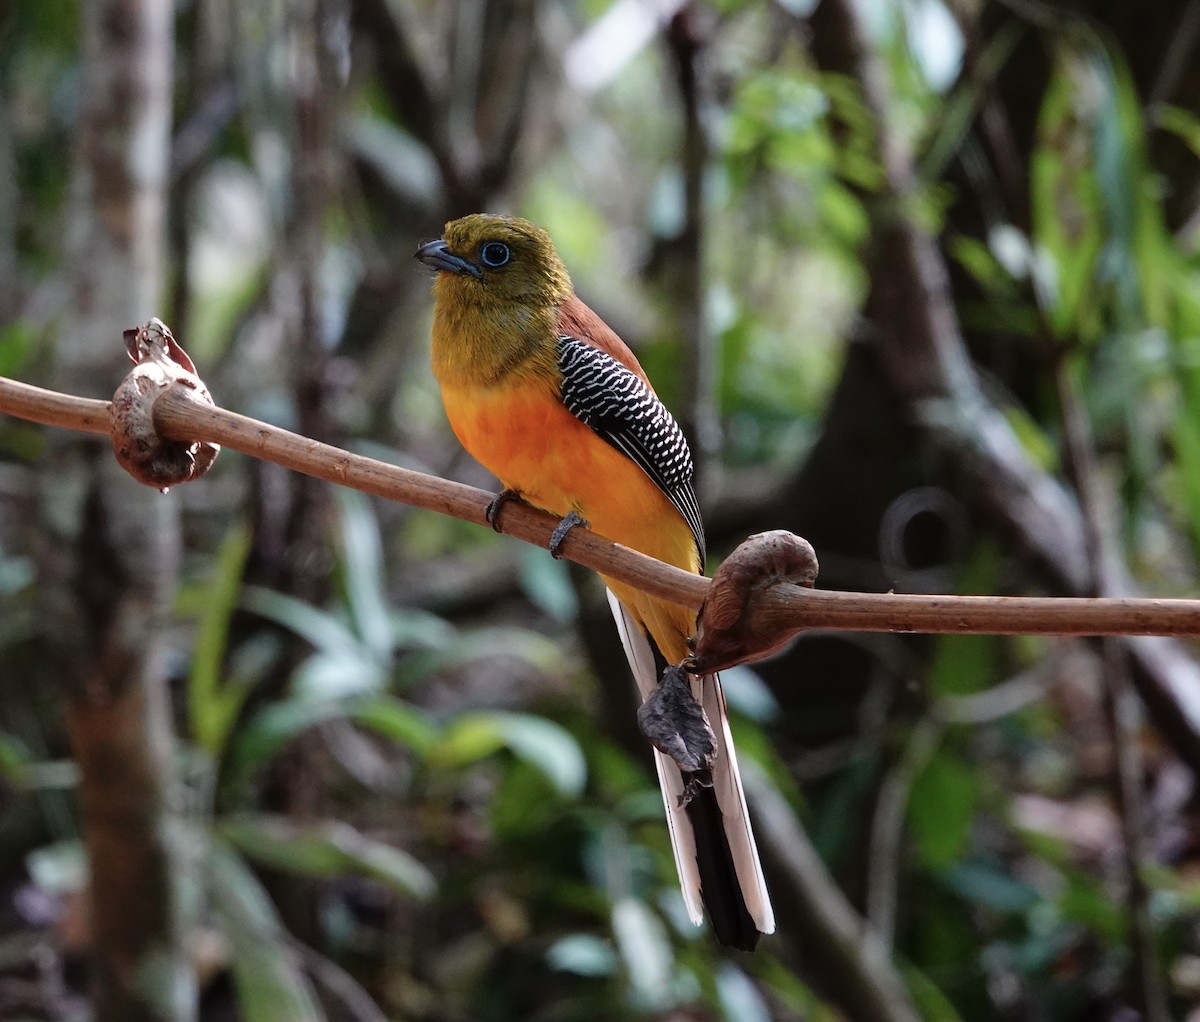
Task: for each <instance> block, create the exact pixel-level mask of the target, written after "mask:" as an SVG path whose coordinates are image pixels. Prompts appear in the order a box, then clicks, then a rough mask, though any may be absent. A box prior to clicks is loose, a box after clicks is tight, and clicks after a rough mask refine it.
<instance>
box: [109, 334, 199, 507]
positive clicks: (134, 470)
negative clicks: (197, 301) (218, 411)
mask: <svg viewBox="0 0 1200 1022" xmlns="http://www.w3.org/2000/svg"><path fill="white" fill-rule="evenodd" d="M125 348H126V350H127V351H128V352H129V357H130V359H132V361H133V363H134V367H133V369H132V370H130V372H129V375H128V376H126V377H125V379H124V380H122V381H121V385H120V386H119V387H118V388H117V392H116V393H115V394H114V395H113V402H112V442H113V452H114V453H115V454H116V456H117V461H119V462H120V463H121V465H122V466H123V467H124V469H125V471H127V472H128V473H129V474H130V475H131V476H133V478H134V479H136V480H137V481H138V482H140V483H145V484H146V485H147V486H156V487H158V488H159V489H160V490H162V491H163V492H164V493H165V492H166V491H167V488H168V487H170V486H174V485H176V484H177V483H186V482H190V481H191V480H193V479H199V478H200V477H201V476H202V475H204V473H205V472H207V471H208V470H209V469H210V468H211V467H212V463H213V462H214V461H215V460H216V458H217V455H218V454H219V453H220V452H221V448H220V447H219V446H218V445H217V444H213V443H205V442H200V441H196V442H192V443H183V442H180V441H177V440H166V439H164V438H162V437H160V436H159V435H158V432H157V430H155V428H154V402H155V401H156V400H157V399H158V397H159V396H160V395H162V394H164V393H166V391H167V390H169V389H170V388H171V387H178V388H179V390H180V392H181V393H183V394H186V395H187V396H188V397H189V398H190V399H191V400H193V401H198V402H200V403H202V404H206V405H212V404H213V399H212V397H211V395H210V394H209V393H208V388H207V387H206V386H204V383H203V381H201V379H200V377H199V376H197V375H196V367H195V365H193V363H192V360H191V359H190V358H188V355H187V352H186V351H184V350H183V348H181V347H180V345H179V342H178V341H176V340H175V338H174V337H173V336H172V335H171V331H170V330H169V329H167V327H166V325H165V324H164V323H163V322H162V320H159V319H151V320H150V322H149V323H147V324H146V325H145V326H140V327H137V328H135V329H132V330H126V331H125Z"/></svg>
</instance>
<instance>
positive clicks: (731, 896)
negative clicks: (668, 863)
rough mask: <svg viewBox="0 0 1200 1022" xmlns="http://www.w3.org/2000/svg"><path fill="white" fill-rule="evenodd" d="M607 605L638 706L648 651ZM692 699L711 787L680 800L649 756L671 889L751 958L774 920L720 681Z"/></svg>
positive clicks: (633, 624) (659, 758)
mask: <svg viewBox="0 0 1200 1022" xmlns="http://www.w3.org/2000/svg"><path fill="white" fill-rule="evenodd" d="M608 602H609V605H610V606H611V608H612V612H613V617H614V618H615V619H616V622H617V631H618V632H619V633H620V636H621V644H622V645H623V646H624V647H625V655H626V656H627V657H628V659H629V666H630V668H631V669H632V670H633V676H634V678H635V680H636V681H637V685H638V691H639V692H640V693H641V697H642V699H643V700H644V699H646V698H647V697H648V696H649V695H650V694H651V693H652V692H653V691H654V689H655V688H656V687H657V685H658V679H659V665H658V661H657V660H656V658H655V654H654V647H653V646H652V645H651V642H650V640H649V638H647V636H646V634H645V632H643V631H642V629H641V627H640V626H639V625H638V623H637V621H635V620H634V618H633V617H632V616H631V615H630V613H629V611H628V610H627V609H626V608H625V606H624V604H622V603H621V601H620V600H619V599H617V597H616V596H615V595H614V594H613V593H612V592H611V591H609V594H608ZM692 694H693V695H694V696H695V698H696V699H697V700H698V701H699V702H700V704H701V705H702V706H703V707H704V712H705V714H706V715H707V716H708V720H709V723H710V725H711V726H712V729H713V734H714V736H715V737H716V756H715V759H714V762H713V768H712V781H713V783H712V787H711V788H709V787H700V786H695V785H693V786H691V788H690V789H689V793H688V794H689V797H687V798H685V797H684V788H685V780H684V776H683V774H682V773H681V772H680V769H679V767H678V766H677V765H676V763H675V761H674V760H673V759H671V758H670V757H669V756H666V755H664V754H663V753H661V752H659V751H658V750H657V749H655V750H654V765H655V766H656V767H657V768H658V781H659V785H660V787H661V788H662V796H663V804H664V805H665V807H666V811H667V827H668V828H669V830H670V833H671V849H672V851H673V852H674V853H675V866H676V868H677V869H678V870H679V884H680V887H681V888H682V889H683V901H684V904H685V905H686V906H687V911H688V915H689V916H690V917H691V920H692V922H694V923H696V924H697V925H699V924H700V922H701V921H702V920H703V918H704V910H705V909H707V911H708V917H709V921H710V923H711V924H712V928H713V933H714V934H715V935H716V937H717V940H719V941H720V942H721V943H722V944H726V945H728V946H730V947H736V948H741V949H743V950H746V951H751V950H753V949H754V947H755V945H756V944H757V943H758V938H759V935H760V934H763V933H774V932H775V913H774V911H773V910H772V908H771V898H770V896H769V895H768V893H767V885H766V883H765V881H764V880H763V872H762V864H761V863H760V862H759V858H758V848H757V846H756V845H755V843H754V832H753V831H752V830H751V829H750V817H749V814H748V813H747V811H746V795H745V792H744V791H743V790H742V778H741V774H740V773H739V771H738V764H737V754H736V753H735V751H734V748H733V737H732V736H731V735H730V733H729V715H728V711H727V709H726V706H725V696H724V693H722V691H721V680H720V678H719V677H718V676H717V675H715V674H709V675H705V676H703V677H698V678H692Z"/></svg>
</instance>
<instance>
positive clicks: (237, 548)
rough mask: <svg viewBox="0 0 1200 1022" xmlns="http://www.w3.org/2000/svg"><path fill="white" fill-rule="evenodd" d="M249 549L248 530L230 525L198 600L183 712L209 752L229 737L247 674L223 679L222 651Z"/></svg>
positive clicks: (246, 690)
mask: <svg viewBox="0 0 1200 1022" xmlns="http://www.w3.org/2000/svg"><path fill="white" fill-rule="evenodd" d="M249 552H250V529H249V527H248V526H247V525H245V524H244V523H243V524H240V525H237V526H235V527H234V528H232V529H230V530H229V532H228V533H227V534H226V536H225V540H224V542H223V543H222V544H221V546H220V549H219V550H218V551H217V560H216V565H215V569H214V571H213V578H212V582H211V583H210V584H209V586H208V587H207V592H206V593H205V597H204V600H203V602H202V603H201V612H200V624H199V627H198V629H197V630H196V640H195V644H194V646H193V647H192V658H191V670H190V671H189V672H188V713H189V718H190V721H191V727H192V737H193V739H194V741H195V742H196V744H197V745H199V746H200V748H202V749H204V750H205V751H206V752H208V753H209V754H210V755H212V756H213V757H216V756H218V755H219V754H220V752H221V750H222V749H223V748H224V746H225V742H226V740H227V739H228V737H229V729H230V728H231V727H232V726H233V722H234V721H235V720H236V718H237V715H238V713H239V711H240V710H241V707H242V704H243V703H244V702H245V699H246V696H247V695H249V693H250V683H249V682H250V681H251V680H252V679H245V678H242V679H238V682H236V683H235V682H233V681H232V680H230V683H225V676H224V674H223V670H224V665H225V651H226V647H227V643H228V641H229V621H230V618H231V616H232V615H233V612H234V610H235V609H236V608H237V605H238V595H239V593H240V592H241V585H242V569H243V567H244V566H245V563H246V557H247V555H248V554H249Z"/></svg>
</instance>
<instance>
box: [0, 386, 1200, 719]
mask: <svg viewBox="0 0 1200 1022" xmlns="http://www.w3.org/2000/svg"><path fill="white" fill-rule="evenodd" d="M0 412H4V413H7V414H10V415H15V416H17V417H19V418H23V419H28V420H30V421H33V422H40V423H44V424H47V425H54V426H60V427H64V428H67V429H76V430H80V431H83V432H87V433H105V432H107V430H108V426H107V418H108V403H107V402H104V401H94V400H89V399H86V398H76V397H70V396H68V395H65V394H56V393H54V392H52V391H46V390H41V389H40V388H37V387H32V386H30V385H29V384H24V383H18V382H16V381H14V380H8V379H4V378H3V377H0ZM154 420H155V424H156V425H157V426H158V428H159V431H160V432H161V434H162V435H163V436H164V437H167V438H169V439H172V440H179V441H184V442H192V441H195V440H206V441H211V442H214V443H219V444H221V445H222V446H224V447H228V448H231V449H233V450H236V451H241V452H242V453H243V454H249V455H251V456H253V457H256V458H262V459H264V460H267V461H272V462H274V463H276V464H278V465H282V466H284V467H285V468H290V469H294V470H295V471H297V472H303V473H305V474H307V475H311V476H314V477H316V478H318V479H324V480H326V481H327V482H331V483H337V484H339V485H342V486H350V487H353V488H354V489H358V490H362V491H363V492H365V493H371V494H374V495H376V496H379V497H384V498H386V499H389V500H396V501H400V502H402V503H405V504H409V505H412V506H413V507H420V508H424V509H426V510H429V511H437V512H438V513H440V514H446V515H452V516H453V517H455V518H461V519H463V520H464V521H469V522H475V523H477V524H480V525H482V524H485V523H486V521H487V519H486V515H485V511H486V509H487V506H488V504H489V503H490V501H491V499H492V496H493V495H492V494H491V493H488V492H487V491H485V490H480V489H477V488H475V487H473V486H466V485H464V484H462V483H455V482H452V481H450V480H447V479H440V478H438V477H437V476H431V475H426V474H424V473H421V472H414V471H412V470H410V469H404V468H400V467H399V466H396V465H389V464H387V463H386V462H382V461H376V460H375V459H373V458H365V457H363V456H361V455H357V454H351V453H350V452H348V451H344V450H341V449H340V448H337V447H332V446H330V445H328V444H322V443H318V442H317V441H315V440H310V439H308V438H307V437H302V436H299V435H297V434H295V433H290V432H288V431H287V430H285V429H280V428H279V427H277V426H271V425H269V424H267V423H265V422H259V421H258V420H257V419H252V418H249V417H248V416H245V415H239V414H237V413H236V412H231V411H228V410H226V409H223V408H211V407H206V406H201V405H198V404H197V403H195V402H194V401H191V400H189V399H188V398H187V396H186V395H184V394H181V393H179V392H177V391H168V392H167V393H165V394H164V395H163V396H162V397H160V398H159V399H158V401H157V402H156V404H155V406H154ZM557 524H558V519H557V518H556V517H555V516H554V515H550V514H547V513H546V512H544V511H539V510H537V509H536V508H532V507H528V506H526V505H523V504H519V503H513V504H510V505H508V506H506V507H505V509H504V511H503V514H502V518H501V529H500V531H501V532H503V533H505V534H506V535H510V536H514V537H516V538H517V539H522V540H524V541H525V542H527V543H532V544H534V545H536V546H546V545H547V544H548V543H549V541H550V534H551V533H552V532H553V530H554V527H555V526H556V525H557ZM562 552H563V555H564V556H565V557H567V558H569V559H570V560H572V561H575V562H576V563H578V564H582V565H583V566H584V567H587V568H591V569H593V570H594V571H598V572H600V573H602V574H604V575H608V576H611V577H613V578H616V579H618V580H620V581H622V582H627V583H628V584H630V585H633V586H636V587H637V588H639V589H641V590H643V591H644V592H647V593H650V594H651V595H653V596H657V597H660V598H661V599H664V600H670V601H671V602H673V603H676V604H678V605H679V606H683V607H688V608H689V609H692V610H697V611H698V610H699V609H700V607H701V606H702V604H703V603H704V598H705V596H706V595H707V592H708V587H709V580H708V579H707V578H704V577H702V576H699V575H693V574H691V573H690V572H687V571H684V570H682V569H681V568H676V567H673V566H671V565H669V564H664V563H662V562H661V561H656V560H655V559H654V558H652V557H647V556H646V555H645V554H641V553H638V552H637V551H635V550H631V549H629V548H628V547H624V546H621V545H620V544H618V543H614V542H612V541H611V540H608V539H605V538H604V537H603V536H600V535H597V534H596V533H594V532H591V531H590V530H588V529H574V530H572V531H571V532H570V533H569V534H568V536H567V538H566V540H565V542H564V543H563V545H562ZM760 611H761V613H762V614H763V615H764V617H765V618H767V619H768V621H771V622H774V624H775V626H776V627H777V628H783V627H789V628H792V629H794V630H800V629H812V628H828V629H834V630H843V631H865V632H923V633H931V634H952V633H959V634H977V635H1178V636H1184V635H1193V636H1200V601H1198V600H1158V599H1144V598H1142V599H1133V598H1128V599H1116V598H1113V599H1085V598H1074V597H1035V596H927V595H910V594H899V593H843V592H831V591H828V590H818V589H803V588H801V587H799V586H795V585H789V584H786V583H780V584H778V585H776V586H774V587H773V588H772V589H771V590H770V591H769V592H768V593H766V594H765V595H764V597H763V599H762V601H761V603H760ZM1197 712H1198V713H1200V709H1198V710H1197ZM1198 726H1200V722H1198Z"/></svg>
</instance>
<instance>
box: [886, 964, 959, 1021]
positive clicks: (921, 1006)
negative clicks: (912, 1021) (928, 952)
mask: <svg viewBox="0 0 1200 1022" xmlns="http://www.w3.org/2000/svg"><path fill="white" fill-rule="evenodd" d="M901 969H902V972H903V975H904V982H905V984H906V985H907V986H908V992H909V993H910V994H912V999H913V1003H914V1004H915V1005H916V1006H917V1011H919V1012H920V1014H921V1018H922V1019H923V1020H924V1022H962V1016H961V1015H960V1014H959V1013H958V1012H957V1011H955V1009H954V1005H953V1004H952V1003H951V1002H950V1000H949V998H947V997H946V995H945V994H944V993H942V991H941V990H940V989H939V988H938V986H937V985H936V984H935V983H934V982H933V980H932V979H930V978H929V976H927V975H926V974H925V973H924V972H923V971H921V970H920V969H918V968H915V967H914V966H912V965H907V966H902V967H901Z"/></svg>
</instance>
